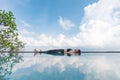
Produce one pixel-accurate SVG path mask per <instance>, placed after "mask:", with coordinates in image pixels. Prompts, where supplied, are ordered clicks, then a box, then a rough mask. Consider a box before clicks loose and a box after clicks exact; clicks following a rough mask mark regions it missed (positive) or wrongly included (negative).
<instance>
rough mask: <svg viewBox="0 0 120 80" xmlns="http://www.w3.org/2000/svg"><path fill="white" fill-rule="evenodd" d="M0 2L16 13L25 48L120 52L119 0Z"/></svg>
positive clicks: (5, 7)
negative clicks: (69, 48) (73, 48)
mask: <svg viewBox="0 0 120 80" xmlns="http://www.w3.org/2000/svg"><path fill="white" fill-rule="evenodd" d="M0 2H1V3H0V9H2V10H6V11H12V12H13V13H14V15H15V18H16V23H17V28H18V32H19V38H20V40H21V41H23V42H24V43H26V46H29V47H30V46H38V47H40V48H43V47H47V48H68V47H77V48H98V49H99V48H103V49H108V48H110V49H118V47H119V45H120V43H119V40H120V22H119V20H120V5H119V3H120V1H119V0H111V1H110V0H74V1H73V0H51V1H48V0H34V1H33V0H20V1H15V0H12V1H8V0H0ZM113 43H114V44H113Z"/></svg>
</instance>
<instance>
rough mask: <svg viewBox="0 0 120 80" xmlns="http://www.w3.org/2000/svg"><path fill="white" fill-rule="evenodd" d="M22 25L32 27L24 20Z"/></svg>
mask: <svg viewBox="0 0 120 80" xmlns="http://www.w3.org/2000/svg"><path fill="white" fill-rule="evenodd" d="M21 23H22V26H23V27H27V28H30V27H32V26H31V25H30V24H29V23H27V22H25V21H24V20H21Z"/></svg>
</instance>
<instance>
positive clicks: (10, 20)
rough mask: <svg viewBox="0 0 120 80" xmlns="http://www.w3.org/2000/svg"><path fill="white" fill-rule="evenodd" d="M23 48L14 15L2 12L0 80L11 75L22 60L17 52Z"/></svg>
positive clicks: (0, 15)
mask: <svg viewBox="0 0 120 80" xmlns="http://www.w3.org/2000/svg"><path fill="white" fill-rule="evenodd" d="M23 47H24V44H23V43H22V42H21V41H20V40H19V39H18V32H17V26H16V23H15V18H14V15H13V13H12V12H11V11H8V12H6V11H4V10H0V80H1V78H3V77H5V76H6V75H10V74H11V70H12V68H13V66H14V65H15V64H16V63H18V62H19V61H20V60H22V56H21V55H19V54H18V53H17V52H18V51H19V50H20V49H21V48H23ZM4 51H9V52H8V53H4ZM13 52H14V53H13Z"/></svg>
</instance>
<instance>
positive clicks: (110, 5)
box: [21, 0, 120, 48]
mask: <svg viewBox="0 0 120 80" xmlns="http://www.w3.org/2000/svg"><path fill="white" fill-rule="evenodd" d="M119 3H120V1H119V0H111V1H109V0H99V1H98V2H96V3H93V4H90V5H88V6H86V7H85V8H84V11H85V14H84V17H83V20H82V23H81V25H80V26H79V27H80V32H79V33H77V34H76V35H75V36H73V37H67V36H66V35H64V34H59V35H58V36H57V37H52V36H47V35H45V34H40V35H36V36H37V37H34V38H32V37H25V36H24V35H21V39H22V37H23V39H22V40H23V41H25V42H26V43H27V44H28V45H36V46H48V47H56V48H57V47H59V48H66V47H94V48H107V47H113V48H117V47H119V45H120V43H119V41H120V22H119V20H120V17H119V16H120V5H119ZM59 23H60V25H61V26H62V27H63V28H65V29H68V28H71V27H72V26H74V24H73V23H71V21H70V20H66V19H63V18H62V17H59ZM113 43H114V44H113Z"/></svg>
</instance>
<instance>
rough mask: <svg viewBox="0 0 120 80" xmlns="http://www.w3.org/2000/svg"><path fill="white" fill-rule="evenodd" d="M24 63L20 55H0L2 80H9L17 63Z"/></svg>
mask: <svg viewBox="0 0 120 80" xmlns="http://www.w3.org/2000/svg"><path fill="white" fill-rule="evenodd" d="M20 61H22V56H21V55H18V54H15V53H14V54H10V53H6V54H2V53H1V54H0V80H9V78H7V76H9V75H10V74H11V73H12V69H13V67H14V65H15V64H16V63H19V62H20Z"/></svg>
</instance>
